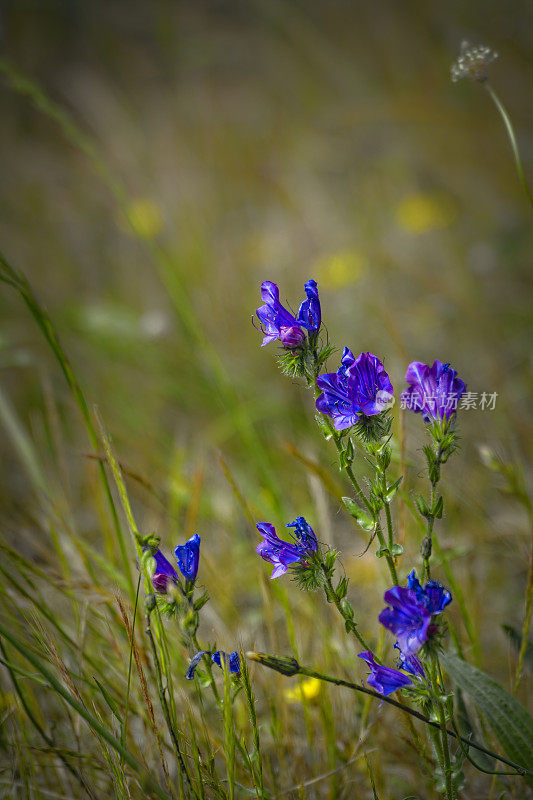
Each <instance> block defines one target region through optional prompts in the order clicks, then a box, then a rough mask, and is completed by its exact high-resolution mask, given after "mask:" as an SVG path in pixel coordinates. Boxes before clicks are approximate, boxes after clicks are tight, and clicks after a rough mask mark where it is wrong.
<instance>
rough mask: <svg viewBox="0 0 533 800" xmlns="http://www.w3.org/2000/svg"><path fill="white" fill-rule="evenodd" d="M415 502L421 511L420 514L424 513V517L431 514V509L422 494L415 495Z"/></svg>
mask: <svg viewBox="0 0 533 800" xmlns="http://www.w3.org/2000/svg"><path fill="white" fill-rule="evenodd" d="M415 503H416V507H417V508H418V511H419V512H420V514H422V516H423V517H429V516H431V514H430V511H429V506H428V504H427V502H426V500H425V499H424V498H423V497H422V495H421V494H419V495H417V496H416V497H415Z"/></svg>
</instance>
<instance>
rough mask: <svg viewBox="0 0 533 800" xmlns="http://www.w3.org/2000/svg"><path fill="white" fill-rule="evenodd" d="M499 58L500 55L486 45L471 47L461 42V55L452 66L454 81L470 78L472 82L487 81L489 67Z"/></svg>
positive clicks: (465, 42)
mask: <svg viewBox="0 0 533 800" xmlns="http://www.w3.org/2000/svg"><path fill="white" fill-rule="evenodd" d="M497 58H498V53H495V52H494V50H491V49H490V47H487V46H486V45H483V44H481V45H477V46H471V45H470V44H469V43H468V42H467V41H464V42H461V53H460V55H459V58H458V59H457V61H456V62H455V63H454V64H452V66H451V73H452V81H453V82H454V83H455V82H456V81H458V80H460V79H461V78H470V80H472V81H480V82H481V83H483V81H486V80H487V78H488V76H489V73H488V70H487V67H488V65H489V64H491V63H492V62H493V61H495V60H496V59H497Z"/></svg>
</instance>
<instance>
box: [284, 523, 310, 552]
mask: <svg viewBox="0 0 533 800" xmlns="http://www.w3.org/2000/svg"><path fill="white" fill-rule="evenodd" d="M285 527H286V528H294V535H295V536H296V538H297V539H298V541H300V542H301V546H302V547H303V548H304V549H305V550H316V549H317V547H318V542H317V539H316V536H315V532H314V530H313V529H312V527H311V526H310V524H309V523H308V522H307V520H306V519H305V518H304V517H296V519H295V520H294V522H288V523H287V525H285Z"/></svg>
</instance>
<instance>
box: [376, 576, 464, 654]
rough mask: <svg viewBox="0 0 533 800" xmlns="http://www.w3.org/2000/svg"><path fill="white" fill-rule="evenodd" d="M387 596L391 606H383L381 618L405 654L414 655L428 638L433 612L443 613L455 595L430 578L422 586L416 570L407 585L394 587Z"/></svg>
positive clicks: (386, 600)
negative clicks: (405, 586) (394, 635)
mask: <svg viewBox="0 0 533 800" xmlns="http://www.w3.org/2000/svg"><path fill="white" fill-rule="evenodd" d="M383 599H384V600H385V602H386V603H388V604H389V607H388V608H384V609H383V611H382V612H381V614H380V615H379V621H380V622H381V624H382V625H383V626H384V627H385V628H387V629H388V630H390V631H392V633H394V634H396V637H397V640H398V647H399V648H400V651H401V652H402V653H403V655H404V656H410V655H413V654H414V653H416V652H417V651H418V650H420V648H421V647H422V645H423V644H424V643H425V642H426V641H427V638H428V629H429V625H430V621H431V617H432V615H433V614H440V613H441V611H443V610H444V608H445V607H446V606H447V605H448V603H450V602H451V599H452V596H451V594H450V592H449V591H448V590H447V589H445V588H444V586H442V585H441V584H440V583H438V582H437V581H428V583H427V584H426V586H425V587H424V588H422V586H421V585H420V583H419V581H418V579H417V577H416V575H415V573H414V570H413V572H411V574H410V575H409V578H408V587H407V588H404V587H402V586H393V587H392V589H389V590H388V591H386V592H385V594H384V597H383Z"/></svg>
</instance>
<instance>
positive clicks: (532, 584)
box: [514, 497, 533, 694]
mask: <svg viewBox="0 0 533 800" xmlns="http://www.w3.org/2000/svg"><path fill="white" fill-rule="evenodd" d="M525 505H526V508H527V510H528V516H529V523H530V527H531V529H532V530H531V533H532V539H531V553H530V555H529V570H528V576H527V586H526V602H525V613H524V623H523V625H522V641H521V643H520V650H519V653H518V662H517V665H516V674H515V682H514V692H515V694H516V692H517V691H518V687H519V685H520V678H521V677H522V669H523V666H524V658H525V656H526V650H527V646H528V644H529V628H530V625H531V615H532V611H533V514H532V511H531V504H530V503H529V497H528V498H527V503H526V504H525Z"/></svg>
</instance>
